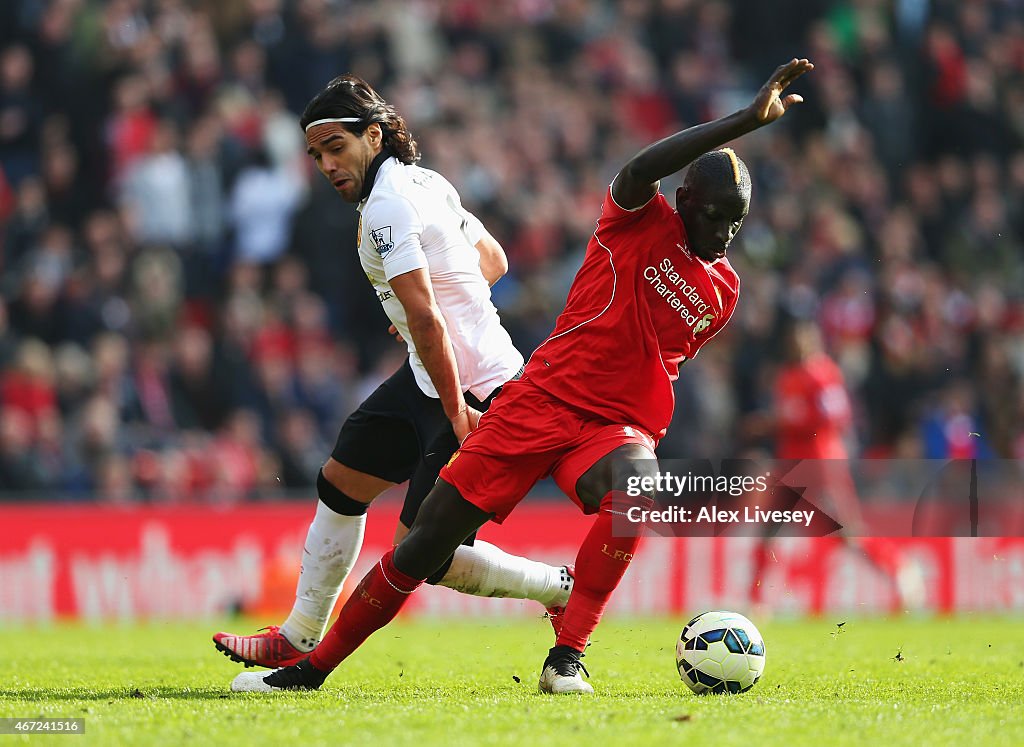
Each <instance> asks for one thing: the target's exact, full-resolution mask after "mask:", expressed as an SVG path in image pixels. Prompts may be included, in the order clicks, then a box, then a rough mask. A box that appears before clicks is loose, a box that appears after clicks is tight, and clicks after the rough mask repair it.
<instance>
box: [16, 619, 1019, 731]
mask: <svg viewBox="0 0 1024 747" xmlns="http://www.w3.org/2000/svg"><path fill="white" fill-rule="evenodd" d="M683 622H685V621H683V620H641V621H635V622H623V621H620V622H616V621H608V622H607V623H605V624H603V625H602V626H601V628H600V629H599V630H598V632H597V634H596V635H595V640H594V645H593V646H592V647H591V648H590V651H589V652H588V656H587V658H586V663H587V665H588V668H589V669H590V671H591V673H592V677H591V682H592V683H593V685H594V687H595V689H596V690H597V695H596V696H595V697H591V698H582V697H580V696H561V697H552V696H543V695H540V694H538V693H537V675H538V669H539V666H540V663H541V661H542V659H543V656H544V652H545V649H546V648H547V647H548V646H549V645H550V628H549V627H548V626H547V624H546V623H545V622H544V621H543V620H540V619H538V620H532V621H531V620H527V621H522V620H517V621H515V622H512V623H498V622H496V621H488V622H474V623H470V622H458V623H451V622H444V623H400V624H396V625H394V626H392V627H391V628H388V629H386V630H384V631H382V632H381V633H380V634H378V635H377V636H375V637H374V638H372V639H371V640H370V641H369V642H368V643H367V645H366V646H364V647H363V649H361V650H360V651H359V652H357V653H356V655H355V656H353V657H352V658H351V659H350V660H349V661H348V662H346V664H345V665H343V667H342V668H341V669H339V670H338V672H336V673H335V674H334V675H333V676H332V677H331V679H330V680H328V682H327V684H326V685H325V686H324V689H323V690H322V691H320V692H317V693H274V694H271V695H270V696H259V695H255V694H241V695H239V694H231V693H229V692H228V684H229V682H230V681H231V678H232V677H233V676H234V675H235V673H237V672H238V671H241V669H240V667H239V666H238V665H236V664H232V663H231V662H230V661H228V660H227V659H226V658H224V657H223V656H222V655H220V654H219V653H217V652H216V651H215V650H214V648H213V645H212V644H211V643H210V641H209V635H210V634H211V633H212V632H213V631H215V630H218V629H221V626H220V625H218V624H216V623H215V624H204V625H182V624H177V623H174V624H171V623H168V624H164V625H159V624H154V625H147V626H132V627H117V626H113V627H107V628H86V627H76V626H55V627H50V628H43V629H38V630H28V629H22V628H2V629H0V661H3V668H2V671H3V673H4V676H3V681H2V686H0V716H16V717H38V716H50V717H58V716H62V717H72V716H78V717H84V718H85V719H86V733H85V735H83V736H70V735H68V736H0V744H6V743H8V742H9V743H11V744H17V743H22V742H33V743H50V742H53V741H54V740H66V741H61V742H60V743H61V744H68V745H69V746H70V745H76V744H102V745H116V744H174V745H183V744H197V745H231V744H240V745H241V744H244V745H274V746H275V747H291V746H292V745H316V744H346V745H364V744H365V745H416V747H431V746H433V745H445V747H455V746H457V745H476V744H480V745H536V744H545V745H582V744H589V743H593V742H598V741H599V743H600V744H602V745H608V746H612V745H614V746H615V747H628V746H630V745H645V746H647V745H662V744H672V745H687V747H695V746H696V745H701V744H713V745H715V746H716V747H719V746H721V745H733V744H735V745H744V747H749V745H751V744H758V745H776V744H778V745H783V744H785V745H803V744H813V745H816V747H822V746H824V745H832V744H837V745H838V744H870V743H883V744H885V745H886V747H890V746H891V745H903V744H906V745H920V744H932V745H935V744H950V745H954V744H955V745H964V744H984V745H1001V744H1005V745H1020V744H1024V705H1022V704H1024V624H1021V621H1020V620H1013V619H992V618H988V617H983V616H967V617H961V618H957V619H937V620H909V619H899V620H892V619H891V620H856V619H853V620H850V621H849V622H847V623H846V625H844V626H843V628H842V632H840V633H838V634H836V631H837V630H838V628H837V627H836V622H839V620H813V621H799V622H793V621H776V622H768V623H763V624H762V625H761V626H760V627H761V631H762V633H763V634H764V636H765V641H766V645H767V654H768V660H767V667H766V670H765V675H764V677H763V679H762V680H761V682H760V683H759V684H758V685H757V686H756V687H755V688H754V689H753V690H751V691H750V692H748V693H745V694H742V695H737V696H706V697H696V696H694V695H691V694H690V692H689V691H688V690H687V689H686V688H685V686H684V685H683V684H682V683H681V682H680V681H679V680H678V679H677V677H676V673H675V664H674V661H673V646H674V641H675V638H676V636H677V635H678V634H679V630H680V629H681V627H682V624H683ZM224 626H226V628H227V629H229V630H232V631H246V630H250V629H254V628H255V627H257V625H256V624H254V623H253V622H252V621H238V620H234V621H231V622H229V623H224ZM897 652H900V656H899V657H897V656H896V654H897Z"/></svg>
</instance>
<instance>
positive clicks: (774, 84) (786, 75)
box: [750, 57, 814, 124]
mask: <svg viewBox="0 0 1024 747" xmlns="http://www.w3.org/2000/svg"><path fill="white" fill-rule="evenodd" d="M813 69H814V64H813V63H811V62H810V61H809V60H806V59H799V60H798V59H796V58H795V57H794V58H793V59H792V60H790V61H789V62H787V63H786V64H784V65H779V66H778V67H777V68H776V69H775V72H774V73H772V77H770V78H769V79H768V82H767V83H765V84H764V85H763V86H761V90H760V91H758V92H757V96H755V97H754V102H753V103H752V104H751V105H750V108H751V109H752V110H753V112H754V116H755V117H757V121H758V123H760V124H769V123H770V122H774V121H775V120H776V119H778V118H779V117H781V116H782V115H783V114H785V113H786V110H787V109H789V107H791V106H793V104H799V103H800V102H801V101H803V100H804V97H803V96H801V95H800V94H798V93H791V94H789V95H788V96H783V95H782V92H783V91H785V90H786V87H787V86H789V84H790V83H792V82H793V81H794V80H796V79H797V78H799V77H800V76H801V75H803V74H804V73H807V72H810V71H811V70H813Z"/></svg>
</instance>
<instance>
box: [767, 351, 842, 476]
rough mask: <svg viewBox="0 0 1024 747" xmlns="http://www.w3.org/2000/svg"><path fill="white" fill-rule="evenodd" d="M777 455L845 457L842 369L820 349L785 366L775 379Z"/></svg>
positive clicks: (786, 457)
mask: <svg viewBox="0 0 1024 747" xmlns="http://www.w3.org/2000/svg"><path fill="white" fill-rule="evenodd" d="M775 408H776V411H777V412H778V420H779V426H778V432H777V444H776V450H777V452H778V457H779V459H845V458H846V445H845V444H844V443H843V435H844V434H845V432H846V429H847V427H848V426H849V424H850V398H849V397H848V396H847V394H846V385H845V383H844V381H843V373H842V371H840V370H839V366H837V365H836V364H835V362H834V361H833V360H832V359H831V358H829V357H828V356H827V355H825V354H824V353H821V354H819V355H815V356H812V357H811V358H808V359H807V360H806V361H803V362H801V363H795V364H792V365H789V366H786V367H785V368H783V369H782V370H781V371H780V372H779V376H778V379H776V381H775Z"/></svg>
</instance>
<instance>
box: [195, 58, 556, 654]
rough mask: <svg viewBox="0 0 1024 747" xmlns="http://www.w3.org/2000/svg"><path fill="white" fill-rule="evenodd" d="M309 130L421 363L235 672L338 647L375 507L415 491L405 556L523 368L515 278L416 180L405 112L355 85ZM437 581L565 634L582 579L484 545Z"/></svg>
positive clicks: (347, 78)
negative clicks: (429, 498)
mask: <svg viewBox="0 0 1024 747" xmlns="http://www.w3.org/2000/svg"><path fill="white" fill-rule="evenodd" d="M300 125H301V126H302V128H303V129H304V131H305V133H306V142H307V145H308V152H309V154H310V156H311V157H312V158H313V159H314V161H315V162H316V165H317V168H318V169H319V170H320V172H321V173H322V174H323V175H324V176H325V177H326V178H327V179H328V180H329V181H330V182H331V184H332V185H333V186H334V188H335V190H336V191H337V192H338V194H340V195H341V197H342V199H344V200H345V201H346V202H349V203H354V204H356V205H357V207H358V210H359V212H360V223H359V260H360V262H361V264H362V267H363V271H364V272H365V273H366V277H367V279H368V280H369V281H370V283H371V285H372V286H373V288H374V290H375V291H376V293H377V298H378V299H379V300H380V302H381V305H382V306H383V307H384V311H385V313H386V314H387V315H388V318H389V319H390V320H391V322H392V324H393V325H394V327H395V329H396V330H397V333H398V334H399V335H400V338H401V339H404V341H405V342H406V344H407V345H408V349H409V358H408V360H407V361H406V363H405V364H404V365H403V366H402V367H401V368H400V369H399V370H398V371H397V372H396V373H395V374H394V375H393V376H392V377H391V378H389V379H388V380H387V381H385V382H384V383H383V384H381V385H380V387H378V388H377V390H376V391H374V392H373V394H371V395H370V396H369V397H368V398H367V399H366V401H365V402H363V403H362V404H361V405H360V406H359V408H358V409H357V410H356V411H355V412H354V413H353V414H352V415H351V416H350V417H349V418H348V420H346V421H345V423H344V425H343V426H342V428H341V432H340V433H339V435H338V440H337V443H336V444H335V447H334V450H333V451H332V453H331V456H330V458H328V459H327V461H326V463H325V464H324V465H323V468H322V469H321V470H320V474H319V475H318V478H317V493H318V496H319V502H318V503H317V509H316V514H315V516H314V518H313V522H312V524H311V525H310V527H309V532H308V534H307V537H306V543H305V547H304V549H303V555H302V570H301V572H300V576H299V583H298V588H297V589H296V598H295V604H294V606H293V608H292V611H291V614H290V615H289V616H288V619H287V620H286V621H285V622H284V623H283V624H282V625H281V626H276V625H275V626H271V627H269V628H267V629H265V630H264V631H263V632H261V633H258V634H256V635H251V636H239V635H234V634H230V633H217V634H216V635H214V637H213V640H214V644H215V645H216V647H217V648H218V649H219V650H220V651H222V652H223V653H224V654H225V655H227V656H229V657H230V658H231V659H232V660H234V661H239V662H242V663H244V664H245V665H246V666H254V665H255V666H264V667H272V668H276V667H281V666H287V665H289V664H293V663H295V662H296V661H298V660H300V659H302V658H303V657H304V656H306V655H307V654H308V653H309V651H311V650H312V649H313V648H314V647H315V646H316V644H317V643H318V642H319V641H320V639H321V637H322V636H323V633H324V629H325V628H326V625H327V620H328V617H329V616H330V613H331V610H332V609H333V607H334V603H335V601H336V600H337V598H338V595H339V593H340V591H341V587H342V585H343V583H344V581H345V579H346V577H347V576H348V574H349V573H350V572H351V570H352V566H353V565H354V563H355V560H356V558H357V557H358V555H359V550H360V548H361V546H362V540H363V528H364V526H365V523H366V510H367V507H368V506H369V504H370V503H371V502H372V501H373V499H374V498H376V497H377V496H378V495H380V494H381V493H382V492H384V491H385V490H386V489H388V488H390V487H392V486H393V485H395V484H398V483H401V482H404V481H405V480H410V485H409V490H408V492H407V494H406V500H405V504H404V506H403V510H402V515H401V523H400V525H399V527H398V530H397V532H396V537H395V541H396V542H398V541H399V540H400V539H401V538H402V537H403V536H404V535H405V533H406V532H407V531H408V528H409V527H410V526H411V525H412V522H413V519H415V517H416V513H417V511H418V510H419V506H420V503H422V501H423V499H424V498H425V497H426V495H427V493H428V492H429V491H430V489H431V488H432V487H433V485H434V482H435V481H436V479H437V473H438V471H439V470H440V469H441V467H442V466H443V465H444V464H445V463H446V462H447V461H448V460H449V459H450V458H451V456H452V454H453V453H454V452H455V451H456V449H457V448H458V446H459V444H460V443H461V442H462V440H463V439H464V438H465V437H466V436H467V435H468V434H469V433H470V432H471V431H472V430H473V429H474V428H475V427H476V424H477V421H478V420H479V419H480V414H481V412H482V411H483V410H486V409H487V406H488V405H489V404H490V401H491V400H492V399H493V398H494V396H496V394H497V393H498V391H499V390H500V389H501V386H502V384H504V383H505V382H507V381H509V380H511V379H515V378H518V376H519V374H520V373H521V372H522V367H523V356H522V355H521V354H520V353H519V351H518V350H516V348H515V346H514V345H513V344H512V340H511V338H510V337H509V335H508V333H507V332H506V331H505V329H504V327H502V326H501V321H500V319H499V318H498V312H497V309H495V307H494V304H492V303H491V295H490V285H493V283H494V282H496V281H497V280H498V278H500V277H501V276H502V275H503V274H504V273H505V270H506V269H507V264H506V261H505V255H504V252H503V251H502V249H501V246H500V244H498V242H497V241H495V239H494V238H493V237H492V236H491V235H490V234H489V233H488V232H487V231H486V229H485V228H484V227H483V225H482V224H481V223H480V221H479V220H477V218H476V217H475V216H473V215H472V214H471V213H470V212H469V211H467V210H466V209H465V208H463V207H462V202H461V200H460V198H459V194H458V192H457V191H456V190H455V188H454V187H453V186H452V185H451V184H450V183H449V182H448V181H447V180H446V179H445V178H444V177H443V176H441V175H440V174H438V173H436V172H434V171H430V170H429V169H425V168H422V167H420V166H417V165H416V162H417V161H418V160H419V152H418V149H417V146H416V141H415V140H413V138H412V136H411V134H410V133H409V130H408V128H407V127H406V124H405V121H404V119H403V118H402V117H401V116H400V115H399V114H398V112H397V111H396V110H395V108H394V107H393V106H391V105H390V104H388V103H387V102H386V101H385V100H384V99H383V98H382V97H381V96H380V95H379V94H378V93H377V92H376V91H374V90H373V88H371V87H370V86H369V85H368V84H367V83H366V82H365V81H363V80H361V79H360V78H357V77H355V76H352V75H344V76H340V77H338V78H335V79H334V80H332V81H331V82H330V83H329V84H328V85H327V86H326V87H325V88H324V89H323V90H322V91H321V92H320V93H318V94H317V95H316V96H315V97H314V98H313V100H312V101H310V103H309V105H308V106H307V107H306V110H305V112H304V113H303V115H302V118H301V120H300ZM429 580H430V581H432V582H433V583H437V584H440V585H442V586H448V587H450V588H453V589H456V590H460V591H466V592H467V593H472V594H475V595H478V596H491V597H514V598H527V599H533V600H536V601H538V602H540V603H541V604H542V605H544V607H546V608H547V610H548V614H549V616H551V618H552V624H553V625H554V626H555V628H556V632H557V629H558V615H559V613H560V612H561V608H562V607H563V606H564V605H565V602H566V601H567V599H568V596H569V591H570V590H571V586H572V568H571V566H568V567H567V566H562V567H555V566H549V565H546V564H543V563H538V562H535V561H532V560H528V559H526V558H520V557H516V556H513V555H509V554H507V553H505V552H503V551H502V550H500V549H498V548H497V547H495V546H494V545H491V544H489V543H486V542H481V541H479V540H475V541H474V537H470V538H469V539H468V540H467V544H465V545H462V546H460V547H459V548H458V549H457V550H456V552H455V554H454V555H453V556H452V557H451V558H450V559H449V561H448V562H447V563H446V564H445V566H444V567H442V568H441V569H440V570H439V571H438V572H437V573H436V574H435V575H434V576H432V577H431V579H429Z"/></svg>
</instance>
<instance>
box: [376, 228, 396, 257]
mask: <svg viewBox="0 0 1024 747" xmlns="http://www.w3.org/2000/svg"><path fill="white" fill-rule="evenodd" d="M370 238H372V239H373V244H374V246H375V247H376V249H377V254H379V255H380V256H382V257H383V256H384V255H385V254H387V253H388V252H390V251H391V250H392V249H394V248H395V245H394V243H393V242H392V241H391V226H384V227H383V228H374V229H371V230H370Z"/></svg>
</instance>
